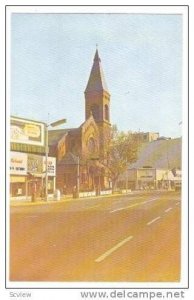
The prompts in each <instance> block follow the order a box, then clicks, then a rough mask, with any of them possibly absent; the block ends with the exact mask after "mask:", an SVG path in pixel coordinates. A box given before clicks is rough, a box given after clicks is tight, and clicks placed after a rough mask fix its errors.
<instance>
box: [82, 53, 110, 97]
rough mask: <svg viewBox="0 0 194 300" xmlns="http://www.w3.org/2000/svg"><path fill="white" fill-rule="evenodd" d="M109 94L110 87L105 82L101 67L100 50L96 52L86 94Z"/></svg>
mask: <svg viewBox="0 0 194 300" xmlns="http://www.w3.org/2000/svg"><path fill="white" fill-rule="evenodd" d="M94 91H96V92H101V91H106V92H108V87H107V84H106V81H105V77H104V72H103V69H102V66H101V59H100V57H99V54H98V50H96V53H95V56H94V62H93V66H92V69H91V73H90V77H89V80H88V83H87V86H86V90H85V93H86V92H94Z"/></svg>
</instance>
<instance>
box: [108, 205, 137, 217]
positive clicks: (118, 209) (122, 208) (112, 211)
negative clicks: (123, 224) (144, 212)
mask: <svg viewBox="0 0 194 300" xmlns="http://www.w3.org/2000/svg"><path fill="white" fill-rule="evenodd" d="M138 205H140V203H136V204H132V205H129V206H125V207H120V208H117V209H114V210H111V211H110V214H112V213H114V212H116V211H120V210H124V209H127V208H131V207H134V206H138Z"/></svg>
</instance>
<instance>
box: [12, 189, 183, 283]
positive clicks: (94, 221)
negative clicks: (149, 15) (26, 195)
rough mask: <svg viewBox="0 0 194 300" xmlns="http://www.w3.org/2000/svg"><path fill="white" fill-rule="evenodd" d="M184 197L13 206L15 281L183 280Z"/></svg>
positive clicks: (141, 196)
mask: <svg viewBox="0 0 194 300" xmlns="http://www.w3.org/2000/svg"><path fill="white" fill-rule="evenodd" d="M180 215H181V196H180V193H178V192H145V193H139V194H133V195H123V196H121V195H118V196H116V197H104V198H102V197H101V198H98V199H97V198H95V199H74V200H72V201H69V202H63V203H62V202H61V203H60V202H58V203H53V204H51V203H50V204H44V205H35V206H30V205H28V206H20V207H11V215H10V280H11V281H66V282H68V281H85V282H86V281H92V282H99V281H109V282H113V281H115V282H146V281H150V282H157V281H159V282H169V281H170V282H175V281H179V280H180V231H181V230H180V227H181V226H180V222H181V221H180Z"/></svg>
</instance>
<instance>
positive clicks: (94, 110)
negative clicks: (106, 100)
mask: <svg viewBox="0 0 194 300" xmlns="http://www.w3.org/2000/svg"><path fill="white" fill-rule="evenodd" d="M91 111H92V114H93V117H94V119H95V120H99V119H100V110H99V106H98V105H97V104H94V105H93V106H92V107H91Z"/></svg>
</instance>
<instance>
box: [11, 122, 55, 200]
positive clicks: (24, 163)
mask: <svg viewBox="0 0 194 300" xmlns="http://www.w3.org/2000/svg"><path fill="white" fill-rule="evenodd" d="M10 142H11V145H10V148H11V149H10V150H11V152H10V196H11V199H13V200H14V199H26V200H27V199H28V200H31V199H32V197H41V196H43V194H44V192H45V176H46V158H45V124H44V123H42V122H37V121H33V120H28V119H23V118H18V117H11V126H10ZM47 172H48V173H47V174H48V192H49V194H50V195H53V193H54V190H55V181H56V177H55V176H56V158H55V157H48V167H47Z"/></svg>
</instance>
